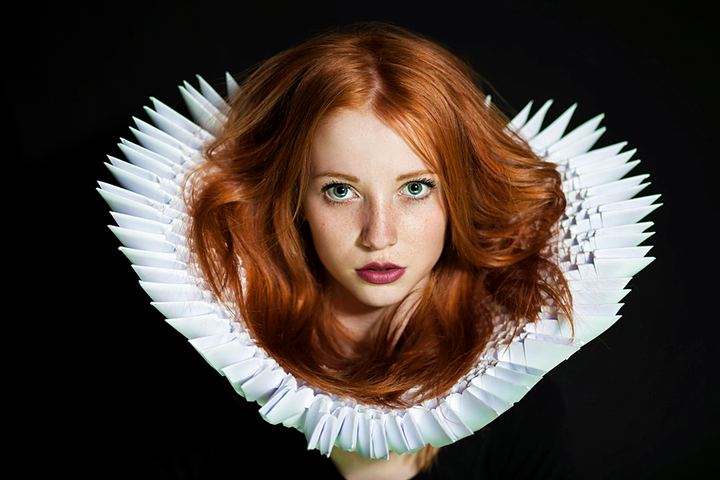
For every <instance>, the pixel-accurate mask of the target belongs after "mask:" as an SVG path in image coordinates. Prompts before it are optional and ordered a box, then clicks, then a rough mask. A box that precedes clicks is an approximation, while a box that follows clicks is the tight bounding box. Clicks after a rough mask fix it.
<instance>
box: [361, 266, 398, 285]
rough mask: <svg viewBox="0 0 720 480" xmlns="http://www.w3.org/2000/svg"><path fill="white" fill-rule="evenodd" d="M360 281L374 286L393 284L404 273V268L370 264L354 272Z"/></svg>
mask: <svg viewBox="0 0 720 480" xmlns="http://www.w3.org/2000/svg"><path fill="white" fill-rule="evenodd" d="M355 272H356V273H357V274H358V277H360V278H361V279H362V280H364V281H366V282H368V283H372V284H374V285H384V284H387V283H393V282H395V281H397V280H399V279H400V277H402V276H403V274H404V273H405V268H403V267H398V266H397V265H395V264H393V263H377V262H372V263H368V264H367V265H365V266H363V267H361V268H358V269H357V270H355Z"/></svg>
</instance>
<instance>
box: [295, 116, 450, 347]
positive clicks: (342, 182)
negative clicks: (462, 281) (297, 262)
mask: <svg viewBox="0 0 720 480" xmlns="http://www.w3.org/2000/svg"><path fill="white" fill-rule="evenodd" d="M310 177H311V179H310V183H309V185H308V189H307V191H306V193H305V195H304V197H303V207H304V211H305V216H306V219H307V221H308V224H309V226H310V230H311V232H312V238H313V242H314V245H315V250H316V252H317V254H318V257H319V258H320V261H321V262H322V264H323V266H324V267H325V270H326V273H327V275H326V284H327V287H328V292H329V294H330V299H331V304H332V305H333V308H334V313H335V315H336V317H337V318H338V320H339V321H341V322H343V323H344V324H345V325H346V326H347V327H348V329H350V330H351V331H353V332H356V334H357V335H359V336H362V335H364V334H367V333H369V332H370V331H371V330H372V326H373V325H374V324H375V322H376V321H377V320H378V318H380V317H381V316H382V315H383V313H385V312H386V311H387V310H388V309H389V308H393V307H395V306H397V305H399V304H400V303H401V302H402V301H403V299H405V297H407V296H408V295H410V298H412V297H413V296H414V295H416V294H417V293H418V292H422V291H423V288H424V287H425V286H426V285H427V283H428V281H429V279H430V274H431V272H432V269H433V267H434V266H435V264H436V263H437V261H438V259H439V258H440V254H441V253H442V251H443V247H444V245H445V230H446V225H447V218H446V213H445V208H444V203H443V200H442V188H441V186H440V182H439V179H438V177H437V175H435V174H434V173H433V172H432V171H431V170H430V169H429V167H428V166H427V165H426V164H425V162H424V161H423V160H422V159H421V158H420V157H418V156H417V155H416V154H415V153H414V152H413V151H412V149H411V148H410V147H409V146H408V145H407V143H406V142H405V141H404V140H403V139H402V138H401V137H400V136H399V135H398V134H397V133H395V131H394V130H393V129H392V128H390V127H389V126H387V125H386V124H385V123H383V122H382V121H381V120H379V119H378V118H377V117H376V116H375V115H374V114H373V113H372V112H370V111H367V110H340V111H338V112H335V113H334V114H333V115H331V116H330V117H329V118H327V119H325V120H324V121H323V123H322V124H321V126H320V128H319V130H318V132H317V133H316V136H315V138H314V141H313V147H312V159H311V166H310ZM371 262H379V263H384V262H390V263H393V264H395V265H397V266H399V267H403V268H404V269H405V271H404V274H403V275H402V277H400V278H399V279H398V280H396V281H394V282H392V283H389V284H383V285H377V284H373V283H370V282H367V281H365V280H363V279H362V278H360V276H359V275H358V272H357V270H358V269H360V268H362V267H363V266H365V265H367V264H369V263H371ZM404 304H412V302H405V303H404ZM398 313H399V315H398V318H402V317H403V316H404V315H403V313H407V312H403V311H402V309H401V310H399V311H398Z"/></svg>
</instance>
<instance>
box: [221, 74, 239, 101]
mask: <svg viewBox="0 0 720 480" xmlns="http://www.w3.org/2000/svg"><path fill="white" fill-rule="evenodd" d="M225 83H226V84H227V91H228V98H229V100H230V102H232V101H234V100H235V99H236V98H237V96H238V95H239V94H240V86H239V85H238V84H237V82H236V81H235V79H234V78H233V76H232V75H230V73H228V72H225Z"/></svg>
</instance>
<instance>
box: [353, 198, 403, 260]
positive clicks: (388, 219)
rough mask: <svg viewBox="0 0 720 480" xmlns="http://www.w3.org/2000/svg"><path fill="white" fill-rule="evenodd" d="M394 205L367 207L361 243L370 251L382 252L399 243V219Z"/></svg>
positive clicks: (371, 205)
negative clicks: (397, 224)
mask: <svg viewBox="0 0 720 480" xmlns="http://www.w3.org/2000/svg"><path fill="white" fill-rule="evenodd" d="M395 217H396V215H395V212H394V211H393V208H392V205H389V204H387V203H375V202H373V203H372V204H370V205H367V206H366V208H365V212H364V215H363V226H362V233H361V241H362V244H363V246H364V247H366V248H369V249H370V250H382V249H384V248H387V247H392V246H393V245H395V244H396V243H397V228H396V223H397V219H396V218H395Z"/></svg>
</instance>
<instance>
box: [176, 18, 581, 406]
mask: <svg viewBox="0 0 720 480" xmlns="http://www.w3.org/2000/svg"><path fill="white" fill-rule="evenodd" d="M341 108H342V109H353V108H369V109H370V110H371V111H372V112H373V113H374V114H375V115H376V116H377V117H378V118H379V119H381V120H382V121H384V122H385V123H386V124H387V125H390V126H391V127H392V128H394V129H395V131H396V132H397V133H398V134H399V135H401V137H402V138H404V139H405V140H406V141H407V143H408V145H409V146H410V147H411V148H412V149H413V150H414V152H415V153H416V154H417V155H418V156H419V157H420V158H422V159H423V160H424V161H425V162H426V163H427V165H428V166H429V168H430V169H431V170H432V171H433V172H435V173H436V174H437V175H438V177H439V178H440V182H441V185H442V188H443V194H444V202H445V208H446V212H447V216H448V227H447V233H446V244H445V248H444V250H443V253H442V255H441V257H440V260H439V261H438V263H437V265H436V266H435V268H434V270H433V272H432V275H431V279H430V282H429V285H428V287H427V289H426V291H425V292H424V293H423V294H422V295H421V298H420V300H419V301H418V302H417V303H416V304H415V305H414V306H413V310H412V313H411V315H410V318H409V319H408V321H407V322H394V321H393V318H392V316H388V318H384V319H383V321H382V322H381V325H380V327H379V328H378V329H377V331H376V332H375V334H374V336H373V337H372V338H370V339H364V340H362V344H361V345H357V347H358V348H354V349H353V352H354V353H353V354H352V355H349V354H348V353H347V349H344V348H343V339H345V340H346V339H347V332H345V331H344V330H343V328H342V327H341V325H340V324H339V322H337V321H336V320H335V318H334V317H333V315H332V313H331V308H330V305H328V300H327V298H326V292H325V290H324V288H323V281H322V278H323V276H322V272H321V271H320V269H321V268H322V267H321V265H320V263H319V261H318V260H317V257H316V253H315V251H314V247H313V245H312V242H311V239H310V235H309V232H308V228H307V224H306V222H305V220H304V215H303V208H302V203H301V200H300V199H301V198H302V197H303V193H304V191H305V189H306V186H307V184H308V179H309V164H310V150H311V145H312V142H313V138H314V136H315V132H316V131H317V129H318V125H319V124H320V123H321V122H322V121H323V119H324V118H327V117H328V115H329V114H331V113H332V112H334V111H336V110H337V109H341ZM507 123H508V122H507V119H506V118H505V117H504V116H503V115H502V114H501V113H500V112H499V110H498V109H496V108H495V107H494V106H492V105H490V104H488V103H487V102H486V99H485V96H484V95H483V93H482V92H481V90H480V85H479V76H478V75H477V74H475V73H474V72H473V70H472V69H471V68H469V67H468V66H467V65H466V64H465V63H464V62H463V61H461V60H460V59H458V58H457V57H456V56H454V55H453V54H451V53H450V52H448V51H447V50H446V49H445V48H443V47H441V46H439V45H438V44H437V43H434V42H433V41H430V40H428V39H426V38H424V37H421V36H419V35H417V34H414V33H410V32H408V31H406V30H404V29H401V28H397V27H393V26H388V25H378V24H371V25H363V26H359V27H357V26H356V27H352V28H349V29H346V30H343V31H336V32H331V33H327V34H324V35H321V36H319V37H317V38H314V39H312V40H309V41H307V42H306V43H303V44H301V45H299V46H296V47H293V48H290V49H289V50H287V51H285V52H282V53H280V54H278V55H276V56H274V57H272V58H270V59H269V60H267V61H265V62H264V63H262V64H261V65H260V66H259V67H258V68H257V69H256V70H254V71H253V72H252V73H251V74H250V75H248V76H247V77H246V78H245V80H244V81H243V82H242V84H241V89H240V92H239V94H238V95H237V97H236V98H234V99H232V102H231V112H230V114H229V117H228V120H227V122H226V124H225V127H224V131H223V133H222V135H221V136H220V137H219V138H218V139H217V140H216V141H215V142H214V143H213V144H212V145H210V146H209V147H208V148H207V150H206V152H205V156H206V158H207V162H206V163H205V164H204V165H203V166H202V167H201V168H200V169H199V170H198V171H197V172H195V176H194V177H193V178H192V180H193V181H192V182H191V185H192V187H191V188H189V189H188V195H187V202H188V205H189V211H190V215H191V218H192V227H191V232H190V233H191V235H190V237H191V250H192V253H193V255H194V256H195V257H196V259H197V262H198V264H199V265H200V267H201V269H202V271H203V273H204V276H205V279H206V280H207V282H208V284H209V286H210V288H211V289H212V290H213V292H214V293H215V295H217V296H218V298H220V299H221V300H222V301H223V302H226V303H227V304H231V305H232V306H233V308H234V309H236V311H237V313H238V314H239V316H240V317H241V319H242V321H243V322H244V323H245V325H246V326H247V328H248V329H249V331H250V332H251V334H252V335H253V336H254V338H255V340H256V342H257V343H258V345H260V346H261V347H263V348H264V349H265V350H266V351H267V352H268V353H269V354H270V355H271V356H272V357H273V358H274V359H275V360H276V361H277V362H278V363H279V364H280V365H281V366H282V367H283V368H284V369H285V370H286V371H288V372H291V373H293V374H294V375H295V376H296V377H298V378H300V379H302V380H304V381H306V382H307V383H308V384H310V385H312V386H314V387H318V388H321V389H323V390H325V391H328V392H332V393H336V394H339V395H343V396H347V397H350V398H353V399H356V400H358V401H362V402H365V403H369V404H374V405H385V406H390V407H397V406H402V405H407V404H408V402H411V401H413V402H414V401H419V400H422V399H425V398H431V397H433V396H437V395H440V394H442V393H444V392H445V391H447V390H448V389H449V388H450V387H451V386H452V385H453V384H454V383H456V382H457V381H458V380H459V379H460V378H461V377H462V376H463V375H464V374H466V373H467V372H468V371H469V370H470V369H471V368H472V366H473V365H474V363H475V362H476V361H477V359H478V357H479V356H480V355H481V354H482V352H483V351H484V350H485V349H486V347H487V346H488V344H489V342H490V341H492V340H494V337H493V332H494V331H496V329H497V328H498V322H500V323H501V324H502V325H501V327H502V328H505V330H506V331H508V329H510V330H509V331H513V330H514V329H517V328H518V327H519V326H521V325H522V324H523V323H524V322H531V321H533V320H535V319H536V318H537V316H538V314H539V312H540V308H541V307H542V306H544V305H555V306H556V307H558V308H559V309H560V310H561V311H563V312H565V313H566V314H568V315H569V314H570V302H571V299H570V294H569V291H568V287H567V284H566V282H565V280H564V278H563V275H562V273H561V272H560V270H559V268H558V266H557V265H556V263H555V262H554V261H553V258H552V254H551V243H552V240H553V238H554V233H555V232H554V228H555V225H556V224H557V222H558V219H559V218H560V216H561V215H562V213H563V211H564V208H565V197H564V195H563V193H562V190H561V179H560V175H559V174H558V172H557V171H556V170H555V168H554V166H553V165H552V164H550V163H548V162H544V161H542V160H540V159H539V158H538V157H537V156H536V155H534V154H533V152H532V151H531V149H530V148H529V147H528V145H527V143H526V142H525V141H523V140H522V139H521V138H520V137H519V136H518V135H517V134H516V133H514V132H513V131H511V130H510V129H508V128H507ZM399 324H401V325H403V326H402V327H398V325H399ZM414 387H417V388H414ZM411 389H412V390H411ZM408 391H412V392H413V394H412V395H410V394H408Z"/></svg>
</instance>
